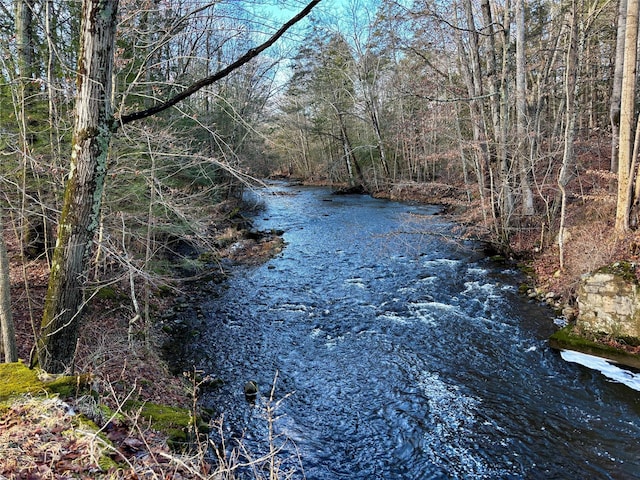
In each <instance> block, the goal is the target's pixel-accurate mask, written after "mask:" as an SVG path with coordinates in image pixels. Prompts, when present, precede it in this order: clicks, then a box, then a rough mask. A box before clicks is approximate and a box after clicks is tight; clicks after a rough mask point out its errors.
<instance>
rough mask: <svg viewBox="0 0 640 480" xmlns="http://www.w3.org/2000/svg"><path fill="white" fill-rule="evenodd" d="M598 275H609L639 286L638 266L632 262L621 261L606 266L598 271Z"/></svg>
mask: <svg viewBox="0 0 640 480" xmlns="http://www.w3.org/2000/svg"><path fill="white" fill-rule="evenodd" d="M598 273H609V274H611V275H616V276H618V277H620V278H622V279H623V280H624V281H625V282H629V283H634V284H636V285H638V283H639V282H638V277H637V276H636V265H635V263H632V262H627V261H620V262H615V263H612V264H611V265H605V266H604V267H601V268H599V269H598Z"/></svg>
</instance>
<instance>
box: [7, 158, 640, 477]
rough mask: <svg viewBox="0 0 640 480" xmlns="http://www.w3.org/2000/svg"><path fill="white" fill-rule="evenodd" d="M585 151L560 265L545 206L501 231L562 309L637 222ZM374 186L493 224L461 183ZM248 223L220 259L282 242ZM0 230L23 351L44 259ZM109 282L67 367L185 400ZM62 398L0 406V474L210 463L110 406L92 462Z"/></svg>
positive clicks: (154, 343) (476, 226)
mask: <svg viewBox="0 0 640 480" xmlns="http://www.w3.org/2000/svg"><path fill="white" fill-rule="evenodd" d="M585 151H588V149H585ZM584 157H585V158H583V159H582V161H581V165H583V166H582V167H581V168H580V169H579V171H578V175H577V176H576V177H575V178H574V180H572V182H571V184H570V185H569V196H568V200H569V202H568V208H567V215H566V230H565V232H566V233H565V239H566V241H565V246H564V268H562V269H561V268H560V261H559V259H560V257H559V255H560V252H559V247H558V244H557V242H555V241H554V240H555V239H553V238H549V235H550V234H549V226H548V225H549V222H548V220H547V216H545V215H544V214H541V215H537V216H535V217H527V218H521V219H515V224H516V225H517V227H518V228H517V230H516V231H515V233H514V234H513V235H511V236H510V238H509V245H508V247H509V248H508V252H509V255H510V256H511V257H512V258H510V259H509V261H513V262H514V263H517V264H519V265H521V266H524V270H525V271H527V272H528V273H529V274H530V279H529V282H530V292H529V294H530V295H531V296H532V298H537V299H539V300H540V301H546V302H547V303H550V304H552V306H554V307H555V308H557V309H558V310H564V313H565V315H567V316H568V317H571V315H572V314H573V309H574V307H575V293H576V289H577V286H578V284H579V281H580V276H581V275H582V274H584V273H587V272H589V271H592V270H595V269H597V268H599V267H601V266H603V265H606V264H610V263H612V262H615V261H619V260H626V261H630V262H638V261H639V260H640V259H639V255H640V233H635V232H633V233H630V234H628V235H627V236H625V237H620V236H616V235H614V233H613V223H614V218H615V198H616V194H615V190H614V188H613V186H614V185H615V176H614V175H612V174H611V173H610V172H609V171H608V169H607V168H606V165H603V164H601V163H600V160H599V159H600V158H602V156H601V155H595V154H594V155H591V156H589V155H585V156H584ZM605 158H606V156H605ZM452 183H453V184H452ZM377 196H384V197H387V198H391V199H396V200H402V201H413V202H424V203H436V204H441V205H444V207H445V209H446V213H448V214H450V215H452V216H453V218H454V219H455V220H456V221H457V222H458V223H459V224H460V225H461V228H460V232H459V234H460V235H470V236H473V237H477V238H481V239H490V238H491V236H492V232H491V231H490V230H488V229H486V228H485V227H484V225H486V222H485V219H484V217H483V214H482V208H481V202H480V200H478V199H476V200H470V195H469V192H468V189H467V188H466V187H465V186H464V185H461V184H455V183H454V182H442V183H435V182H432V183H429V184H418V183H405V184H401V185H395V186H394V188H393V189H392V190H391V191H389V192H383V193H382V194H379V195H377ZM472 196H473V195H472ZM540 198H541V197H540ZM537 207H538V210H539V211H541V212H544V211H546V207H548V206H547V205H545V204H544V203H543V202H542V201H541V200H539V204H538V205H537ZM229 210H230V209H229ZM229 210H227V213H228V211H229ZM222 218H224V215H222ZM248 227H249V225H248V224H245V223H244V222H240V223H239V222H238V221H230V219H229V218H228V217H227V218H226V219H225V220H224V221H220V222H219V223H217V224H212V227H211V231H212V235H215V236H217V237H218V238H224V239H225V241H224V242H220V245H224V246H222V247H221V248H220V251H218V252H217V253H216V255H217V256H218V259H222V261H223V262H227V263H230V264H231V265H232V264H233V263H257V262H260V261H263V260H264V259H266V258H269V257H270V256H272V255H274V254H276V253H277V252H279V251H280V249H281V248H282V242H281V239H279V238H278V236H277V235H274V234H267V235H256V234H255V232H252V231H251V230H250V228H248ZM5 233H6V235H5V238H7V240H8V250H9V255H10V260H11V285H12V292H11V293H12V306H13V315H14V322H15V324H16V330H17V337H18V347H19V357H20V358H21V359H23V360H24V362H25V363H28V361H29V357H30V351H31V348H32V346H33V339H34V332H36V331H37V329H38V328H37V325H38V321H39V319H40V315H41V312H42V307H43V299H44V294H45V291H46V287H47V279H48V274H49V272H48V268H47V262H46V261H45V260H44V259H38V260H30V261H26V262H23V261H22V258H21V255H20V249H19V248H18V247H19V246H18V244H17V242H16V240H15V237H13V236H12V235H11V232H8V231H7V232H5ZM209 267H210V270H211V271H209V272H207V271H205V272H189V274H193V273H195V274H196V275H195V277H194V278H196V280H197V278H198V275H199V274H201V273H204V275H214V276H215V275H220V265H219V264H218V263H216V264H215V265H210V266H209ZM182 273H183V275H184V273H185V272H182ZM174 287H175V288H176V290H175V292H174V293H173V294H171V295H156V296H155V297H154V298H153V300H152V307H153V308H152V311H153V312H155V313H154V315H157V316H158V317H160V316H161V315H160V312H167V311H173V310H174V309H176V303H179V302H180V298H181V296H182V295H184V294H185V291H188V290H189V289H193V288H194V283H191V284H186V283H184V282H182V283H181V282H177V283H176V284H175V285H174ZM110 291H112V294H110V295H102V296H101V295H98V296H96V298H94V300H93V301H92V303H91V305H90V306H89V307H88V310H87V313H86V315H85V318H86V321H85V324H84V327H83V329H82V336H81V340H80V342H79V348H78V355H77V357H78V359H77V361H76V369H77V370H78V371H79V372H83V373H90V374H91V375H92V379H93V380H92V389H93V391H94V395H95V396H97V397H98V401H99V402H100V403H104V404H105V405H108V406H109V407H110V408H112V409H114V410H118V409H120V408H121V406H122V405H123V403H124V402H125V400H129V399H132V398H133V399H135V400H138V401H140V402H157V403H161V404H166V405H174V406H182V407H185V406H186V407H187V408H190V406H191V405H193V404H194V396H197V385H196V384H195V383H194V381H193V379H191V380H189V375H188V374H186V375H184V376H182V377H180V376H176V375H174V374H173V373H171V372H170V371H169V369H168V367H167V365H166V363H165V361H164V360H163V358H162V354H161V346H162V344H163V343H165V342H166V340H167V334H166V333H164V332H163V329H162V328H159V327H161V326H162V324H161V323H159V324H157V325H155V326H154V327H152V328H148V329H146V330H145V331H146V332H147V335H146V339H145V340H144V341H143V340H141V339H140V338H139V333H140V330H141V328H140V326H139V325H133V326H134V327H135V329H136V332H137V334H136V335H135V336H134V338H132V337H131V329H130V327H131V325H130V320H131V319H132V317H133V316H134V315H133V310H132V306H131V299H130V296H129V293H128V283H127V282H125V285H122V286H121V287H120V288H116V289H111V290H110ZM177 299H178V300H177ZM105 325H106V326H108V328H105ZM165 330H166V329H165ZM63 400H64V402H62V401H61V402H50V403H49V404H47V405H46V409H48V410H47V412H44V411H43V410H42V408H43V407H42V405H41V404H38V405H40V406H37V407H36V406H34V404H33V403H31V401H30V399H29V398H25V399H22V400H21V401H20V402H17V403H14V405H13V406H11V407H0V479H2V478H10V479H13V478H16V479H31V478H33V479H36V478H51V479H55V478H68V476H73V477H78V478H157V477H163V478H164V477H166V476H167V475H169V476H170V477H171V478H176V479H179V478H202V477H199V476H200V475H206V474H208V472H207V469H208V468H209V466H208V465H206V464H204V463H202V461H201V459H202V455H201V453H202V452H199V455H195V456H193V457H189V458H186V457H184V456H183V457H179V458H178V459H177V460H176V457H175V456H174V454H173V453H172V452H170V451H169V449H168V448H167V443H166V440H167V438H166V436H165V435H164V434H161V433H158V432H157V431H154V430H153V429H151V428H150V427H149V425H146V426H145V425H143V422H141V420H140V418H137V417H135V415H134V416H129V417H127V418H124V419H123V418H122V417H119V418H120V420H118V421H117V422H115V421H113V419H110V420H111V425H110V426H109V428H108V431H107V430H104V432H105V434H106V436H107V438H108V439H109V441H110V442H111V445H112V447H110V448H111V451H110V456H111V458H113V459H115V460H117V461H119V462H123V461H124V464H125V465H127V466H126V467H122V466H120V467H119V468H113V467H112V468H111V469H110V470H109V469H107V470H105V469H104V468H103V469H100V467H99V465H98V463H99V458H98V457H99V455H96V449H97V448H98V447H96V444H95V441H96V438H98V437H96V436H95V435H93V437H91V436H90V435H89V436H87V435H85V436H80V437H78V436H73V435H69V428H71V427H68V425H67V424H69V422H72V420H71V415H70V413H69V411H70V410H72V409H74V408H75V407H74V406H73V405H74V401H76V400H77V398H70V399H63ZM65 402H67V403H65ZM69 405H71V406H69ZM51 419H53V421H51ZM101 426H104V425H101ZM76 430H77V428H76ZM7 435H9V436H7ZM90 438H93V440H94V441H93V443H92V442H91V441H89V440H90ZM19 439H22V440H19ZM101 448H102V447H101ZM196 453H198V452H196ZM122 464H123V463H121V465H122ZM110 475H111V476H110ZM3 476H4V477H3Z"/></svg>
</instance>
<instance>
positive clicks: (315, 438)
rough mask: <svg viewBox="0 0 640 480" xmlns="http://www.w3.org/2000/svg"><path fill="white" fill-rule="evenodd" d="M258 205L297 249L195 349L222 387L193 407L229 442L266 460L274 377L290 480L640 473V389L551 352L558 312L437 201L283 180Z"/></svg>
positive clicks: (212, 322)
mask: <svg viewBox="0 0 640 480" xmlns="http://www.w3.org/2000/svg"><path fill="white" fill-rule="evenodd" d="M260 198H261V200H260V201H263V202H265V205H266V208H265V210H264V211H263V212H261V213H260V214H259V216H258V217H257V218H256V227H257V228H259V229H267V230H268V229H272V228H273V229H283V230H284V231H285V233H284V239H285V241H286V243H287V246H286V248H285V249H284V251H283V252H282V253H281V254H280V255H278V256H277V257H276V258H273V259H271V260H270V261H268V262H267V263H266V264H264V265H261V266H258V267H247V268H241V269H236V271H235V273H234V274H233V275H232V276H231V277H230V278H229V279H228V281H227V282H226V283H225V284H224V286H223V287H221V288H220V291H219V293H218V295H216V296H215V298H214V297H212V298H211V300H210V301H208V302H206V303H205V304H204V305H202V306H201V308H202V311H203V313H204V320H203V321H202V322H201V325H200V326H199V330H200V332H199V335H198V337H197V338H194V339H193V341H192V342H191V343H190V344H189V345H188V346H186V353H185V362H187V363H188V362H191V363H194V364H195V365H197V367H198V368H199V369H201V370H202V371H204V372H205V373H211V374H213V375H215V376H216V377H218V378H220V379H221V380H222V381H223V382H224V383H223V385H222V387H220V388H218V389H213V390H207V391H206V392H205V393H203V395H202V398H201V401H202V402H203V404H205V405H208V406H211V407H214V408H216V409H217V410H218V411H222V412H224V414H225V431H226V432H227V434H228V435H229V436H236V437H238V436H243V437H244V442H245V444H247V445H248V446H249V447H250V448H253V447H255V448H257V449H264V448H266V447H265V443H264V442H265V440H264V439H265V437H266V435H267V423H266V422H265V419H264V412H265V405H266V402H267V400H268V397H269V394H270V389H271V387H272V385H273V384H274V381H275V388H274V389H273V392H274V399H275V400H277V401H278V402H279V403H278V409H277V415H278V418H277V420H276V421H275V423H274V428H275V432H276V434H278V435H279V437H278V439H277V442H278V443H282V442H284V441H285V440H286V443H285V444H284V446H283V448H282V451H281V452H280V453H279V458H280V459H281V460H282V462H283V464H282V468H289V467H291V468H297V470H298V473H296V474H295V475H294V476H293V478H307V479H311V480H316V479H318V480H324V479H326V480H333V479H349V480H358V479H363V480H364V479H367V480H372V479H385V480H387V479H455V478H460V479H462V478H513V479H519V478H522V479H537V478H540V479H582V478H591V479H598V478H602V479H607V478H611V479H627V478H640V446H639V443H638V442H639V440H640V393H639V392H637V391H635V390H633V389H631V388H629V387H628V386H625V385H623V384H621V383H618V382H615V381H611V380H609V379H607V378H606V377H605V376H603V375H601V374H600V373H599V372H598V371H595V370H592V369H589V368H586V367H584V366H582V365H579V364H577V363H573V362H568V361H565V360H563V358H562V357H561V355H560V354H559V353H558V352H556V351H553V350H551V349H550V348H549V347H548V345H547V341H546V338H547V337H548V335H550V333H552V331H553V330H554V324H553V320H554V319H553V313H552V312H551V311H550V310H548V309H546V308H544V307H542V306H540V305H537V304H535V303H532V302H530V301H528V300H527V299H525V298H522V297H521V296H520V295H519V294H518V291H517V286H518V282H519V281H520V280H521V278H520V274H519V272H518V271H517V270H515V269H513V268H511V267H508V266H503V265H499V264H496V263H494V262H492V261H491V260H489V259H487V258H485V257H484V255H483V253H482V251H481V249H480V248H479V246H478V245H475V244H474V243H473V242H469V241H460V240H456V239H455V238H456V236H455V225H454V224H453V223H451V221H450V219H448V218H447V217H445V216H442V215H439V214H438V213H439V208H438V207H435V206H424V205H410V204H404V203H398V202H390V201H384V200H376V199H373V198H371V197H368V196H360V195H348V196H339V195H331V192H330V191H329V190H327V189H324V188H311V187H294V186H286V185H274V186H273V187H272V188H271V189H269V190H265V191H263V192H262V193H261V195H260ZM248 380H254V381H256V382H257V384H258V385H259V388H260V395H259V398H258V400H257V401H256V402H255V403H251V402H248V401H247V400H246V399H245V397H244V393H243V385H244V384H245V382H246V381H248Z"/></svg>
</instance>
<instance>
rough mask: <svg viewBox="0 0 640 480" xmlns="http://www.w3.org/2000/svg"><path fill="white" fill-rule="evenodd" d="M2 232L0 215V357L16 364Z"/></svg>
mask: <svg viewBox="0 0 640 480" xmlns="http://www.w3.org/2000/svg"><path fill="white" fill-rule="evenodd" d="M3 231H4V228H3V222H2V215H0V356H4V361H5V362H17V361H18V351H17V348H16V335H15V331H14V328H13V316H12V315H11V292H10V281H9V258H8V257H7V247H6V245H5V243H4V233H3Z"/></svg>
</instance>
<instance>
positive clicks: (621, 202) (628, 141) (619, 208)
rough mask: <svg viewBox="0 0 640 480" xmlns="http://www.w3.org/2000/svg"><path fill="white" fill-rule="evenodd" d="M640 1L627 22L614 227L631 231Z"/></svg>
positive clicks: (634, 0)
mask: <svg viewBox="0 0 640 480" xmlns="http://www.w3.org/2000/svg"><path fill="white" fill-rule="evenodd" d="M639 3H640V1H639V0H628V2H627V21H626V28H625V38H624V66H623V69H622V94H621V103H620V145H619V153H618V200H617V203H616V224H615V230H616V232H618V233H624V232H626V231H627V230H629V209H630V207H631V199H632V197H633V195H632V191H631V190H632V189H631V188H630V185H632V182H633V178H632V176H633V172H632V171H631V165H632V158H631V152H632V148H633V147H632V145H633V138H632V137H633V127H634V123H635V122H634V117H635V112H634V110H635V87H636V59H637V44H638V13H639Z"/></svg>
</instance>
